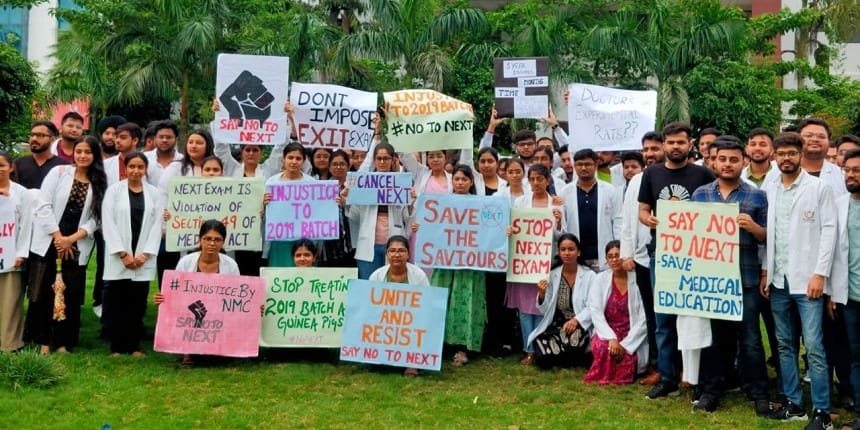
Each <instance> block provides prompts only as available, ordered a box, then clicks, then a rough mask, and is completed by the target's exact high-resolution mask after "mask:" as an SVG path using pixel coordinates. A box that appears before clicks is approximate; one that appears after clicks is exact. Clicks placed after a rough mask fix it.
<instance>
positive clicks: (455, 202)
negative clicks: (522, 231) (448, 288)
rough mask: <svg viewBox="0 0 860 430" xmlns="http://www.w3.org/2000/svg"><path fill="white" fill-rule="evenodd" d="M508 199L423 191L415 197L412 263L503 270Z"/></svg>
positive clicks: (429, 265) (506, 240)
mask: <svg viewBox="0 0 860 430" xmlns="http://www.w3.org/2000/svg"><path fill="white" fill-rule="evenodd" d="M510 206H511V204H510V200H509V199H508V198H507V197H503V196H472V195H457V194H430V193H424V194H421V196H419V197H418V205H417V207H416V208H415V210H416V216H415V219H416V221H417V222H418V237H417V239H416V246H415V248H416V250H415V263H416V264H417V265H419V266H421V267H434V268H442V269H460V268H465V269H474V270H483V271H487V272H506V271H507V269H508V238H507V237H506V236H505V234H504V232H505V229H507V227H508V225H509V224H510V214H511V210H510Z"/></svg>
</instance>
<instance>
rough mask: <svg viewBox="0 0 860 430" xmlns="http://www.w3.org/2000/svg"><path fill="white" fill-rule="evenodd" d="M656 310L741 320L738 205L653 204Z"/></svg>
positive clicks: (659, 202) (741, 291)
mask: <svg viewBox="0 0 860 430" xmlns="http://www.w3.org/2000/svg"><path fill="white" fill-rule="evenodd" d="M657 218H658V219H659V223H658V224H657V243H656V245H657V247H656V255H655V265H656V272H655V277H656V285H655V286H654V294H655V299H656V300H655V302H656V303H655V306H656V308H655V310H656V311H657V312H659V313H666V314H676V315H689V316H697V317H705V318H712V319H723V320H732V321H740V320H741V318H742V315H743V287H742V285H741V274H740V262H739V255H740V249H739V245H738V243H739V242H738V241H739V236H740V235H739V230H738V229H739V227H738V224H737V218H738V206H737V204H724V203H701V202H696V203H693V202H678V201H671V200H660V201H658V202H657Z"/></svg>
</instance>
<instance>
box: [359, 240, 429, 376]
mask: <svg viewBox="0 0 860 430" xmlns="http://www.w3.org/2000/svg"><path fill="white" fill-rule="evenodd" d="M385 254H386V255H387V256H388V264H387V265H385V266H382V267H380V268H379V269H376V271H374V272H373V274H371V275H370V280H371V281H379V282H394V283H400V284H409V285H421V286H429V285H430V281H428V280H427V275H425V274H424V271H423V270H421V268H420V267H418V266H416V265H414V264H412V263H410V262H409V239H407V238H405V237H403V236H399V235H398V236H391V237H390V238H389V239H388V243H386V244H385ZM403 374H404V375H406V376H417V375H418V369H415V368H412V367H410V368H407V369H406V370H404V371H403Z"/></svg>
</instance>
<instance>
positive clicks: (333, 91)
mask: <svg viewBox="0 0 860 430" xmlns="http://www.w3.org/2000/svg"><path fill="white" fill-rule="evenodd" d="M290 104H291V105H292V106H293V108H294V109H295V111H294V112H293V120H294V121H295V122H296V130H297V131H296V133H297V137H298V138H299V143H301V144H302V145H303V146H305V147H306V148H331V149H338V148H345V149H354V150H359V151H367V150H369V149H370V142H371V140H373V130H374V125H373V115H375V113H376V93H368V92H365V91H359V90H355V89H352V88H347V87H341V86H339V85H329V84H303V83H299V82H293V85H292V89H291V90H290Z"/></svg>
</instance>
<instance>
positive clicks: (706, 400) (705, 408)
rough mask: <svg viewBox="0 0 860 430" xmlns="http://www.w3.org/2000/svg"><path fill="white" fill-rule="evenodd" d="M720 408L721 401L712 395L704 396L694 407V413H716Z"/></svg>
mask: <svg viewBox="0 0 860 430" xmlns="http://www.w3.org/2000/svg"><path fill="white" fill-rule="evenodd" d="M719 406H720V399H718V398H717V397H716V396H714V395H711V394H702V396H701V397H699V401H698V402H696V404H695V405H694V406H693V412H714V411H716V410H717V408H718V407H719Z"/></svg>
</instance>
